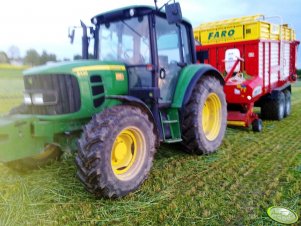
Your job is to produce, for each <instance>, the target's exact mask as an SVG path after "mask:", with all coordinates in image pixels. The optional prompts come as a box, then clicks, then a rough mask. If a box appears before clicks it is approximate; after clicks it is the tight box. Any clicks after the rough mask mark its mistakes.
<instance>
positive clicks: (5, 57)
mask: <svg viewBox="0 0 301 226" xmlns="http://www.w3.org/2000/svg"><path fill="white" fill-rule="evenodd" d="M49 61H51V62H56V61H57V57H56V55H55V54H52V53H47V52H46V51H45V50H43V52H42V54H39V53H38V51H36V50H35V49H29V50H27V51H26V53H25V56H24V57H23V58H22V57H20V52H19V50H18V49H17V48H16V47H11V48H10V49H9V51H8V52H7V53H6V52H4V51H0V63H6V64H13V63H17V64H25V65H29V66H37V65H42V64H46V63H47V62H49Z"/></svg>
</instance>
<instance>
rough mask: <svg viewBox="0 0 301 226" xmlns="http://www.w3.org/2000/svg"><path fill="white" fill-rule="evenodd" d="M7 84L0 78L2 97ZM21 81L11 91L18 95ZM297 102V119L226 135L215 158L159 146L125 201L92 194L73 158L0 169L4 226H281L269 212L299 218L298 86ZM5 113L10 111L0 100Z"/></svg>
mask: <svg viewBox="0 0 301 226" xmlns="http://www.w3.org/2000/svg"><path fill="white" fill-rule="evenodd" d="M4 77H7V76H4ZM17 77H18V76H17ZM2 78H3V76H2ZM6 79H7V78H5V79H4V80H1V76H0V84H1V89H0V95H4V94H3V91H2V88H3V87H4V88H5V87H6V86H5V85H4V81H5V82H7V80H6ZM20 81H21V80H20V79H16V80H13V79H12V80H11V81H10V84H11V85H10V87H13V90H14V89H18V88H20V87H21V85H20V84H21V83H19V82H20ZM15 83H16V84H15ZM12 93H14V92H13V91H12ZM292 103H293V106H292V115H291V116H290V117H288V118H286V119H285V120H283V121H280V122H278V121H265V122H264V130H263V132H262V133H253V132H252V131H251V130H245V129H239V128H228V129H227V133H226V137H225V139H224V141H223V144H222V146H221V147H220V148H219V150H218V152H217V153H215V154H213V155H209V156H195V155H189V154H186V153H184V152H183V151H182V148H181V147H180V146H178V145H162V146H161V147H160V149H159V150H158V152H157V154H156V158H155V161H154V166H153V168H152V170H151V173H150V176H149V178H148V180H147V181H146V182H145V183H144V184H143V186H142V187H141V189H139V190H138V191H136V192H135V193H133V194H130V195H129V196H127V197H125V198H123V199H118V200H107V199H96V198H94V197H93V196H92V195H90V194H88V193H87V192H86V191H85V190H84V189H83V186H82V185H81V184H80V182H79V181H78V180H77V178H76V177H75V173H76V168H75V165H74V156H73V155H71V154H66V155H65V156H63V159H62V160H61V161H60V162H57V163H54V164H53V165H51V166H47V167H45V168H43V169H40V170H35V171H32V172H30V173H24V174H18V173H15V172H13V171H11V170H9V169H7V168H6V167H4V166H1V165H0V172H1V173H0V225H12V226H15V225H278V224H277V223H275V222H273V221H272V220H271V219H269V217H268V216H267V214H266V210H267V208H268V207H270V206H272V205H281V206H286V207H289V208H291V209H293V210H295V211H296V212H297V213H298V215H299V217H300V213H301V82H298V83H297V84H296V85H295V86H294V87H293V96H292ZM0 108H1V111H2V112H5V111H6V110H7V109H8V106H5V107H3V105H2V99H1V102H0ZM0 148H1V147H0ZM299 223H300V221H299ZM296 225H297V224H296Z"/></svg>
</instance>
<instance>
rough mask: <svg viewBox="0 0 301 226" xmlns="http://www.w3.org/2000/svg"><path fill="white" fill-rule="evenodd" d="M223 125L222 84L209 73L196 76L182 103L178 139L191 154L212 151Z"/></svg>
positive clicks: (215, 146)
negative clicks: (197, 78) (185, 102)
mask: <svg viewBox="0 0 301 226" xmlns="http://www.w3.org/2000/svg"><path fill="white" fill-rule="evenodd" d="M226 125H227V103H226V99H225V94H224V91H223V86H222V84H221V83H220V81H219V80H218V79H217V78H215V77H213V76H205V77H203V78H201V79H200V81H199V82H198V83H197V85H196V86H195V87H194V89H193V91H192V95H191V97H190V99H189V102H188V103H187V105H186V106H185V110H184V120H183V123H182V132H183V135H182V138H183V144H184V147H185V148H186V150H187V151H188V152H190V153H195V154H209V153H212V152H214V151H215V150H216V149H217V148H218V147H219V146H220V145H221V143H222V140H223V138H224V135H225V131H226Z"/></svg>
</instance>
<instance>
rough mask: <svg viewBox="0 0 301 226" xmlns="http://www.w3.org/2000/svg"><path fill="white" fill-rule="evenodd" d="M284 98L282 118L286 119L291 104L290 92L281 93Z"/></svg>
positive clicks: (289, 112)
mask: <svg viewBox="0 0 301 226" xmlns="http://www.w3.org/2000/svg"><path fill="white" fill-rule="evenodd" d="M283 93H284V98H285V107H284V115H283V117H284V118H285V117H287V116H289V115H290V114H291V108H292V102H291V92H290V91H289V90H288V89H286V90H284V91H283Z"/></svg>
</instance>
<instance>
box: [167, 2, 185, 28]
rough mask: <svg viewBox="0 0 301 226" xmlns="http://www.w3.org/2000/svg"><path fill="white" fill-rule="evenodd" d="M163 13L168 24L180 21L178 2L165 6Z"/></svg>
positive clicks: (180, 13) (180, 12) (180, 14)
mask: <svg viewBox="0 0 301 226" xmlns="http://www.w3.org/2000/svg"><path fill="white" fill-rule="evenodd" d="M165 12H166V17H167V21H168V23H169V24H174V23H178V22H180V21H181V20H182V11H181V6H180V4H179V3H178V2H175V3H172V4H169V5H165Z"/></svg>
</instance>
